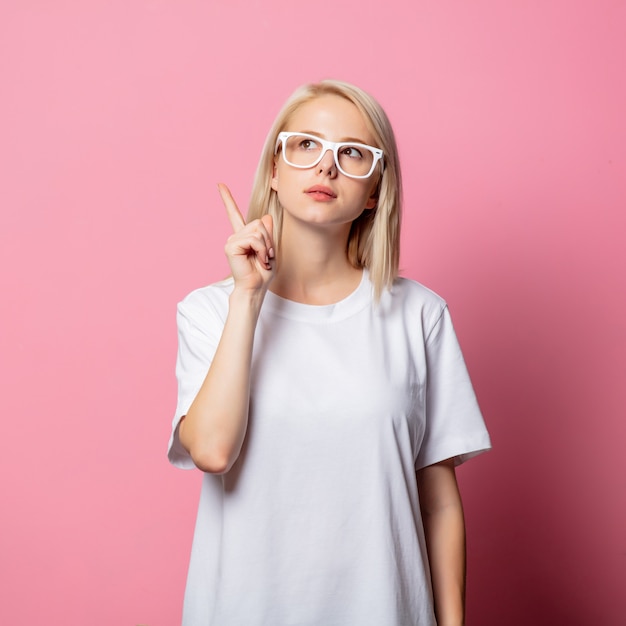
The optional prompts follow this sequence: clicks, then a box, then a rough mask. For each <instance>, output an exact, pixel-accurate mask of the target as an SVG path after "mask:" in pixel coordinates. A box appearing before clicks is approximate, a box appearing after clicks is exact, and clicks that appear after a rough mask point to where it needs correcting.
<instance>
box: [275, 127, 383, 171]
mask: <svg viewBox="0 0 626 626" xmlns="http://www.w3.org/2000/svg"><path fill="white" fill-rule="evenodd" d="M294 136H298V137H306V138H308V139H314V140H315V141H317V142H318V143H320V144H321V145H322V151H321V152H320V155H319V157H318V158H317V160H316V161H315V162H314V163H311V165H296V164H295V163H291V162H289V161H287V158H286V157H285V142H286V140H287V139H289V137H294ZM280 144H282V147H283V149H282V153H283V161H285V163H286V164H287V165H289V166H290V167H296V168H298V169H301V170H306V169H309V168H311V167H315V166H316V165H317V164H318V163H319V162H320V161H321V160H322V159H323V158H324V156H325V154H326V153H327V152H328V151H329V150H331V151H332V153H333V158H334V159H335V165H336V166H337V169H338V170H339V171H340V172H341V173H342V174H343V175H344V176H347V177H348V178H356V179H364V178H369V177H370V176H371V175H372V174H373V173H374V170H375V169H376V165H378V162H379V161H380V164H381V171H382V169H384V163H385V162H384V159H383V157H384V154H385V153H384V152H383V150H381V149H380V148H375V147H374V146H368V145H367V144H365V143H357V142H354V141H328V140H327V139H322V138H321V137H318V136H317V135H310V134H308V133H298V132H288V131H282V132H280V133H278V137H276V145H275V146H274V154H275V155H276V154H277V153H278V146H279V145H280ZM344 146H354V147H355V148H365V149H367V150H370V151H371V152H372V153H373V154H374V160H373V161H372V167H371V169H370V171H369V172H368V173H367V174H365V175H363V176H357V175H355V174H348V172H346V171H345V170H344V169H343V168H342V167H341V165H339V150H340V149H341V148H342V147H344Z"/></svg>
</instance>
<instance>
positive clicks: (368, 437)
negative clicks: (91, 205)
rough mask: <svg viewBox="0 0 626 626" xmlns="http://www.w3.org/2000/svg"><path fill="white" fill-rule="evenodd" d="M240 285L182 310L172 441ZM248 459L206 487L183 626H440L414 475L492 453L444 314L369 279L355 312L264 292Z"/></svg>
mask: <svg viewBox="0 0 626 626" xmlns="http://www.w3.org/2000/svg"><path fill="white" fill-rule="evenodd" d="M232 288H233V282H232V279H228V280H225V281H223V282H220V283H217V284H215V285H212V286H209V287H205V288H202V289H199V290H196V291H194V292H192V293H191V294H190V295H189V296H187V297H186V298H185V299H184V300H183V301H182V302H181V303H180V304H179V306H178V318H177V319H178V330H179V352H178V359H177V366H176V374H177V378H178V383H179V394H178V405H177V409H176V414H175V418H174V422H173V428H172V436H171V438H170V443H169V459H170V461H171V462H172V463H173V464H174V465H176V466H178V467H182V468H192V467H194V466H193V463H192V461H191V459H190V457H189V455H188V454H187V453H186V452H185V450H184V449H183V448H182V446H181V444H180V442H179V440H178V433H177V426H178V423H179V422H180V418H181V417H182V416H184V415H185V414H186V413H187V411H188V409H189V406H190V405H191V403H192V401H193V400H194V398H195V396H196V394H197V392H198V390H199V388H200V386H201V384H202V382H203V380H204V378H205V376H206V373H207V371H208V368H209V366H210V364H211V360H212V358H213V355H214V353H215V350H216V347H217V344H218V342H219V338H220V335H221V332H222V329H223V326H224V322H225V319H226V315H227V311H228V297H229V294H230V293H231V291H232ZM250 397H251V399H250V413H249V424H248V430H247V433H246V439H245V443H244V446H243V449H242V451H241V454H240V456H239V458H238V459H237V461H236V463H235V464H234V466H233V467H232V469H231V470H230V471H229V472H227V473H226V474H224V475H211V474H205V475H204V476H203V482H202V490H201V496H200V503H199V508H198V516H197V520H196V528H195V534H194V540H193V546H192V552H191V560H190V566H189V573H188V579H187V587H186V592H185V600H184V610H183V614H184V615H183V625H184V626H350V625H355V626H356V625H358V626H369V625H371V626H405V625H411V626H415V625H419V626H434V625H435V619H434V613H433V601H432V590H431V583H430V575H429V567H428V559H427V554H426V547H425V541H424V531H423V527H422V519H421V514H420V508H419V499H418V492H417V485H416V478H415V472H416V470H418V469H420V468H422V467H425V466H427V465H430V464H433V463H436V462H438V461H442V460H444V459H448V458H452V457H454V458H455V460H456V462H457V464H458V463H461V462H463V461H465V460H467V459H468V458H470V457H472V456H474V455H476V454H478V453H479V452H482V451H484V450H487V449H488V448H489V447H490V442H489V436H488V433H487V430H486V428H485V425H484V422H483V419H482V416H481V413H480V411H479V408H478V405H477V402H476V398H475V395H474V391H473V389H472V385H471V382H470V379H469V376H468V374H467V369H466V367H465V363H464V360H463V357H462V354H461V350H460V348H459V345H458V342H457V339H456V335H455V333H454V329H453V327H452V322H451V320H450V315H449V312H448V308H447V306H446V304H445V302H444V301H443V300H442V299H441V298H440V297H439V296H437V295H436V294H434V293H433V292H432V291H429V290H428V289H426V288H425V287H423V286H422V285H420V284H418V283H416V282H414V281H411V280H407V279H398V280H397V281H396V282H395V283H394V286H393V288H392V289H391V290H390V291H386V292H384V293H383V295H382V298H381V300H380V302H379V303H376V302H375V300H374V298H373V292H372V284H371V282H370V280H369V276H368V273H367V271H364V273H363V278H362V281H361V283H360V285H359V287H358V288H357V289H356V290H355V291H354V292H353V293H352V294H350V295H349V296H348V297H347V298H345V299H344V300H341V301H340V302H337V303H336V304H332V305H327V306H312V305H305V304H301V303H296V302H292V301H288V300H285V299H282V298H280V297H278V296H276V295H275V294H273V293H271V292H268V293H267V295H266V298H265V301H264V303H263V307H262V310H261V314H260V317H259V321H258V325H257V329H256V334H255V340H254V349H253V356H252V379H251V394H250Z"/></svg>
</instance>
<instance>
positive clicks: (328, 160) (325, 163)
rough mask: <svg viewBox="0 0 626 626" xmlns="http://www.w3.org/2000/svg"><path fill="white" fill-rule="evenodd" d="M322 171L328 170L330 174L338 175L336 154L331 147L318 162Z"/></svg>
mask: <svg viewBox="0 0 626 626" xmlns="http://www.w3.org/2000/svg"><path fill="white" fill-rule="evenodd" d="M317 167H318V170H319V171H320V172H328V174H329V175H330V176H332V175H335V176H336V175H337V164H336V163H335V155H334V154H333V151H332V150H331V149H330V148H329V149H328V150H326V152H324V154H323V155H322V160H321V161H320V162H319V163H318V164H317Z"/></svg>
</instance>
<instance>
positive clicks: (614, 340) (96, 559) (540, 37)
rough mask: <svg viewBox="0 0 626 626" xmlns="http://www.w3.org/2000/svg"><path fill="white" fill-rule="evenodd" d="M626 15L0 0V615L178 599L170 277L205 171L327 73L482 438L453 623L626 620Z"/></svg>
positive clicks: (471, 480)
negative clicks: (392, 198)
mask: <svg viewBox="0 0 626 626" xmlns="http://www.w3.org/2000/svg"><path fill="white" fill-rule="evenodd" d="M12 5H13V6H12ZM625 41H626V3H624V2H623V1H609V0H598V1H595V2H572V1H571V0H570V1H567V0H560V1H557V0H555V1H549V0H545V1H542V2H540V1H530V2H529V1H527V0H525V1H522V0H512V1H509V2H496V1H492V2H487V1H485V0H483V1H477V2H453V1H451V0H438V1H437V2H435V1H430V2H426V1H421V0H420V1H418V2H410V1H408V0H407V1H401V0H390V1H388V2H383V3H381V2H380V1H378V0H377V1H376V2H374V1H373V0H350V1H346V2H336V1H334V0H333V1H330V0H320V1H319V2H316V3H306V4H305V3H297V2H293V0H266V1H265V2H259V1H254V0H245V1H244V0H230V1H226V0H222V1H220V2H217V1H216V0H213V1H212V2H209V1H207V2H202V1H200V0H186V1H184V0H183V1H175V0H136V1H131V0H115V1H111V0H107V1H104V0H90V1H89V2H80V1H78V0H76V1H73V2H72V1H66V0H55V1H53V2H36V1H34V0H20V1H19V2H13V3H11V2H8V1H4V2H2V4H1V6H0V90H1V96H0V203H1V213H0V255H1V256H0V260H1V264H0V268H1V269H0V289H1V293H2V305H1V311H0V316H1V319H0V322H1V323H0V358H1V372H0V384H1V385H2V391H1V394H0V402H1V410H2V421H3V445H2V450H1V452H0V480H2V491H1V495H2V504H1V508H2V513H1V514H0V519H1V533H0V555H1V556H0V575H1V581H0V589H1V590H2V600H1V601H0V623H2V624H7V625H9V624H10V625H11V626H14V625H21V624H29V625H30V624H53V625H57V624H58V625H63V626H74V625H76V626H78V625H82V624H90V625H92V626H111V625H124V624H128V625H131V626H132V625H135V624H149V625H150V626H170V625H175V624H177V623H179V615H180V606H181V602H182V593H183V587H184V583H185V576H186V568H187V559H188V555H189V550H190V541H191V535H192V530H193V523H194V519H195V511H196V503H197V496H198V487H199V480H200V474H199V473H197V472H196V473H193V472H192V473H189V472H181V471H177V470H175V469H174V468H172V467H170V466H169V465H168V464H167V461H166V458H165V446H166V441H167V438H168V435H169V427H170V420H171V417H172V412H173V409H174V404H175V394H176V386H175V379H174V359H175V352H176V329H175V318H174V314H175V304H176V302H177V301H178V300H180V299H181V298H182V297H183V296H184V295H185V294H186V293H187V292H188V291H190V290H191V289H193V288H195V287H197V286H200V285H203V284H206V283H208V282H211V281H214V280H216V279H218V278H220V277H222V276H224V275H225V274H226V273H227V266H226V263H225V260H224V258H223V252H222V248H223V242H224V240H225V238H226V236H227V235H228V232H229V226H228V221H227V219H226V218H225V216H224V214H223V209H222V207H221V204H220V201H219V197H218V195H217V191H216V187H215V185H216V183H217V182H218V181H225V182H227V183H228V184H230V186H231V188H232V189H233V192H234V194H235V197H236V198H238V199H239V202H240V204H241V205H242V206H245V204H246V201H247V198H248V194H249V190H250V182H251V177H252V174H253V171H254V168H255V165H256V161H257V158H258V154H259V151H260V148H261V144H262V141H263V139H264V137H265V133H266V131H267V129H268V127H269V125H270V123H271V121H272V120H273V117H274V115H275V113H276V112H277V110H278V108H279V106H280V105H281V103H282V102H283V101H284V99H285V98H286V97H287V96H288V94H289V93H291V91H292V90H293V88H295V87H296V86H297V85H298V84H300V83H302V82H305V81H309V80H317V79H320V78H323V77H337V78H343V79H345V80H349V81H351V82H355V83H357V84H359V85H361V86H362V87H364V88H365V89H367V90H369V91H371V92H372V93H373V94H374V95H375V96H377V97H378V98H379V100H380V101H381V102H382V104H383V105H384V106H385V107H386V109H387V111H388V113H389V115H390V117H391V119H392V122H393V123H394V126H395V129H396V132H397V135H398V137H399V143H400V150H401V157H402V160H403V167H404V175H405V183H406V184H405V197H406V215H405V221H404V239H403V242H404V247H403V250H402V266H403V271H404V274H405V275H407V276H410V277H413V278H416V279H418V280H420V281H421V282H424V283H425V284H427V285H428V286H430V287H431V288H432V289H434V290H436V291H438V292H439V293H441V294H442V295H443V296H444V297H446V299H447V300H448V301H449V303H450V306H451V309H452V312H453V316H454V319H455V321H456V326H457V329H458V333H459V336H460V339H461V342H462V345H463V347H464V350H465V353H466V358H467V361H468V363H469V366H470V371H471V372H472V375H473V379H474V382H475V386H476V389H477V393H478V396H479V399H480V402H481V405H482V407H483V409H484V413H485V416H486V419H487V421H488V424H489V427H490V430H491V433H492V437H493V442H494V445H495V449H494V450H493V452H491V453H490V454H488V455H485V456H482V457H480V458H479V459H476V460H475V461H472V462H470V463H469V464H468V465H467V466H464V467H462V468H461V469H460V470H459V479H460V482H461V484H462V487H463V491H464V498H465V504H466V512H467V525H468V528H469V584H468V594H469V600H468V625H469V626H503V625H504V624H506V625H507V626H528V625H529V624H533V625H540V626H541V625H546V626H548V625H549V626H555V625H557V624H558V625H560V624H564V625H565V624H566V625H567V626H576V625H594V626H595V625H602V626H612V625H615V626H616V625H618V624H623V623H624V619H625V617H624V616H625V615H626V599H625V596H626V594H624V581H625V580H626V540H625V536H626V534H625V530H626V502H625V495H626V491H625V487H626V479H625V477H626V471H625V468H624V462H623V457H622V454H623V450H624V443H625V440H626V427H625V425H624V424H625V420H624V417H625V404H626V403H625V399H626V398H625V387H626V385H624V380H623V379H624V374H625V360H626V322H625V314H626V299H625V291H626V289H625V287H626V285H625V282H626V280H625V277H626V272H625V270H626V254H625V252H624V238H625V237H624V232H625V218H624V212H625V209H626V202H625V199H626V154H625V152H626V122H625V119H626V116H625V113H624V112H625V111H626V87H625V80H624V77H625V70H624V68H625V60H626V54H625V51H626V44H625V43H624V42H625ZM381 626H384V625H381Z"/></svg>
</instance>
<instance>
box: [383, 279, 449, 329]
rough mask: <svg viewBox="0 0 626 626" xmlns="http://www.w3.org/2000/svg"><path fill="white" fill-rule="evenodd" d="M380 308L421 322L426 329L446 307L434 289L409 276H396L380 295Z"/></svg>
mask: <svg viewBox="0 0 626 626" xmlns="http://www.w3.org/2000/svg"><path fill="white" fill-rule="evenodd" d="M380 304H381V308H382V309H384V310H386V311H388V312H389V313H392V312H395V313H397V314H400V315H401V316H402V317H403V318H405V319H408V320H413V321H414V322H415V321H419V322H421V325H422V327H423V328H424V329H425V330H426V331H428V329H432V328H433V327H434V326H435V325H436V324H437V322H438V321H439V320H440V318H441V317H442V315H443V314H444V312H445V311H446V309H447V303H446V301H445V300H444V299H443V298H442V297H441V296H440V295H438V294H436V293H435V292H434V291H432V290H431V289H429V288H428V287H425V286H424V285H422V284H421V283H419V282H417V281H415V280H412V279H410V278H404V277H399V278H397V279H396V280H395V281H394V283H393V285H392V287H391V289H389V290H388V291H386V292H384V293H383V295H382V297H381V302H380Z"/></svg>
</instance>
